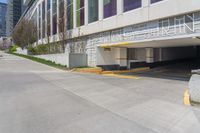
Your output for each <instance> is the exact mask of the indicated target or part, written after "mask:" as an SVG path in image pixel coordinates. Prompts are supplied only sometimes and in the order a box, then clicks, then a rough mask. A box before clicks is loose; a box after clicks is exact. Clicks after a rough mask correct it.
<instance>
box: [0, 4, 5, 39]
mask: <svg viewBox="0 0 200 133" xmlns="http://www.w3.org/2000/svg"><path fill="white" fill-rule="evenodd" d="M6 11H7V4H5V3H1V2H0V37H5V36H6Z"/></svg>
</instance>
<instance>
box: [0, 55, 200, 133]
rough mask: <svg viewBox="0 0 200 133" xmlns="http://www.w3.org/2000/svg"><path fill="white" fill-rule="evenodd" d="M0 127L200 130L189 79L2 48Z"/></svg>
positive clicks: (19, 132)
mask: <svg viewBox="0 0 200 133" xmlns="http://www.w3.org/2000/svg"><path fill="white" fill-rule="evenodd" d="M1 54H3V57H0V133H188V132H189V133H199V132H200V110H199V109H198V108H195V107H185V106H183V101H182V100H183V93H184V91H185V89H186V88H187V82H186V81H179V80H170V79H159V78H150V77H140V78H138V79H123V78H117V77H106V76H101V75H94V74H80V73H72V72H64V71H61V70H57V69H54V68H51V67H48V66H45V65H42V64H38V63H36V62H32V61H30V60H27V59H23V58H19V57H15V56H13V55H7V54H4V53H1V52H0V55H1Z"/></svg>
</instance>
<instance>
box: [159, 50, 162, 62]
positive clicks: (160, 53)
mask: <svg viewBox="0 0 200 133" xmlns="http://www.w3.org/2000/svg"><path fill="white" fill-rule="evenodd" d="M159 61H162V48H159Z"/></svg>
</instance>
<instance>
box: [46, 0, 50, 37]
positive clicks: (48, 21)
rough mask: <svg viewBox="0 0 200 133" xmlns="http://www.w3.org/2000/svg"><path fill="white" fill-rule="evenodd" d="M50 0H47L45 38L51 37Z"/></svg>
mask: <svg viewBox="0 0 200 133" xmlns="http://www.w3.org/2000/svg"><path fill="white" fill-rule="evenodd" d="M50 7H51V0H47V36H50V35H51V23H50V22H51V21H50V20H51V15H50V13H51V8H50Z"/></svg>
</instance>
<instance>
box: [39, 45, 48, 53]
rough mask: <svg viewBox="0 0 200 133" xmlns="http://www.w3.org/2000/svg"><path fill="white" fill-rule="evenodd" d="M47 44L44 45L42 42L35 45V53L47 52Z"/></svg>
mask: <svg viewBox="0 0 200 133" xmlns="http://www.w3.org/2000/svg"><path fill="white" fill-rule="evenodd" d="M48 51H49V50H48V45H44V44H42V45H38V46H37V47H36V53H37V54H48Z"/></svg>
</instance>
